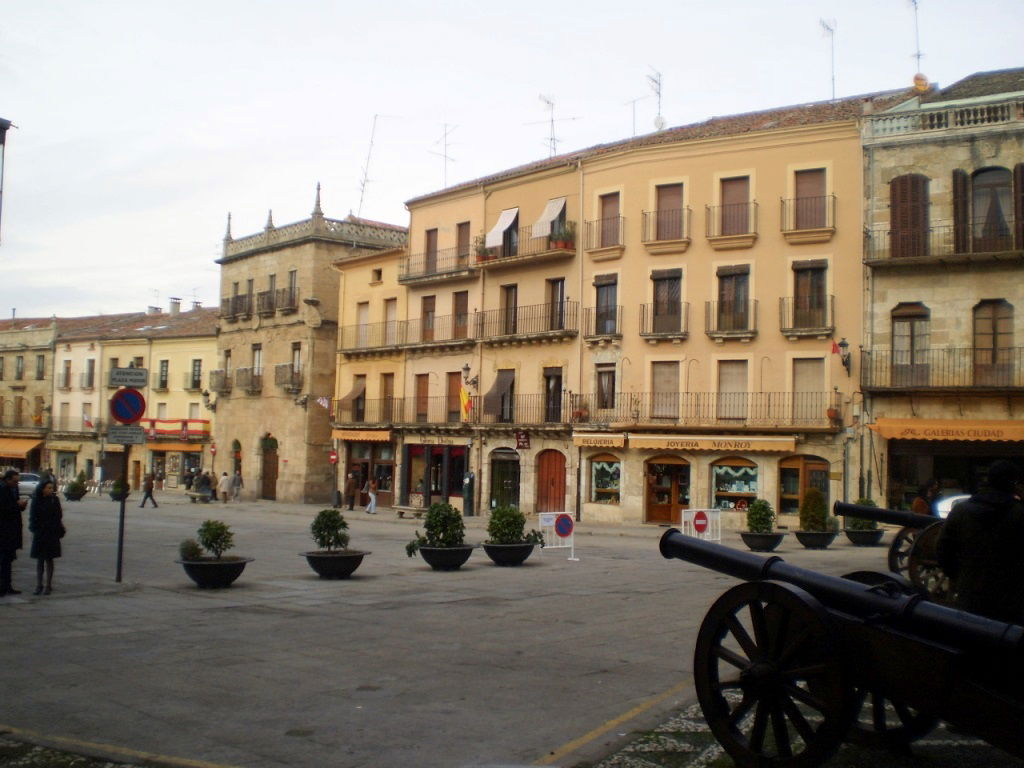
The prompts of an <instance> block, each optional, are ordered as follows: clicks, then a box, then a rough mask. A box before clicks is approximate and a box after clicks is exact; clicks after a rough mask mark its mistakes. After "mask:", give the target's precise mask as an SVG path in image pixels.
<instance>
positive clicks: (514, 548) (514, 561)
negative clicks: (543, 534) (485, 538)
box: [484, 543, 537, 566]
mask: <svg viewBox="0 0 1024 768" xmlns="http://www.w3.org/2000/svg"><path fill="white" fill-rule="evenodd" d="M535 546H537V545H536V544H526V543H519V544H487V543H484V552H486V553H487V556H488V557H489V558H491V560H492V561H493V562H494V564H495V565H502V566H513V565H522V564H523V562H524V561H525V560H526V558H528V557H529V556H530V555H531V554H533V548H534V547H535Z"/></svg>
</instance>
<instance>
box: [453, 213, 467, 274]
mask: <svg viewBox="0 0 1024 768" xmlns="http://www.w3.org/2000/svg"><path fill="white" fill-rule="evenodd" d="M469 240H470V238H469V222H468V221H460V222H459V223H458V224H456V225H455V253H456V255H457V256H458V259H459V263H460V264H464V263H465V262H466V260H467V259H468V258H469Z"/></svg>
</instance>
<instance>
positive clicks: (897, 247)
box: [889, 173, 928, 258]
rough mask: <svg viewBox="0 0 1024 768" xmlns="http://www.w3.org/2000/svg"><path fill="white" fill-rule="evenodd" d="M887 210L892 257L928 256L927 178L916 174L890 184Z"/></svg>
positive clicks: (904, 176) (900, 177) (898, 178)
mask: <svg viewBox="0 0 1024 768" xmlns="http://www.w3.org/2000/svg"><path fill="white" fill-rule="evenodd" d="M889 207H890V213H889V215H890V218H891V224H890V227H891V229H892V255H893V256H894V257H897V258H898V257H905V256H927V255H928V177H927V176H922V175H921V174H918V173H908V174H905V175H903V176H897V177H896V178H895V179H893V180H892V182H890V186H889Z"/></svg>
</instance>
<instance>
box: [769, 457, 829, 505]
mask: <svg viewBox="0 0 1024 768" xmlns="http://www.w3.org/2000/svg"><path fill="white" fill-rule="evenodd" d="M828 470H829V463H828V462H827V461H825V459H822V458H819V457H818V456H791V457H789V458H787V459H783V460H782V461H780V462H779V504H778V511H779V514H784V515H795V514H798V513H799V512H800V503H801V502H802V501H803V498H804V493H806V491H807V489H808V488H817V489H818V490H819V491H821V492H822V494H823V495H824V496H825V504H826V506H827V505H828V498H829V494H828Z"/></svg>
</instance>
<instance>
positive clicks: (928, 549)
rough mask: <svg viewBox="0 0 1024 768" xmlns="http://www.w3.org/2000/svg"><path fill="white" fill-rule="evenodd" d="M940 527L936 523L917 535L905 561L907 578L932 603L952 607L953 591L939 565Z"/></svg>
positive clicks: (940, 525) (939, 523)
mask: <svg viewBox="0 0 1024 768" xmlns="http://www.w3.org/2000/svg"><path fill="white" fill-rule="evenodd" d="M942 525H943V524H942V523H941V522H938V523H935V524H934V525H930V526H928V527H927V528H925V529H924V530H923V531H921V532H920V533H918V535H917V538H916V539H914V544H913V546H912V547H911V548H910V557H909V558H908V559H907V565H908V568H907V576H908V577H909V578H910V581H911V583H913V585H914V586H915V587H917V588H918V589H920V590H922V591H923V592H924V593H925V594H927V595H928V599H929V600H931V601H932V602H935V603H941V604H942V605H952V604H953V589H952V586H951V585H950V582H949V577H948V576H947V575H946V572H945V571H943V570H942V567H941V566H940V565H939V557H938V542H939V534H941V533H942Z"/></svg>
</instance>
